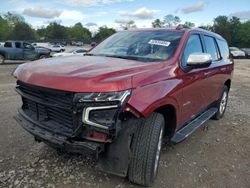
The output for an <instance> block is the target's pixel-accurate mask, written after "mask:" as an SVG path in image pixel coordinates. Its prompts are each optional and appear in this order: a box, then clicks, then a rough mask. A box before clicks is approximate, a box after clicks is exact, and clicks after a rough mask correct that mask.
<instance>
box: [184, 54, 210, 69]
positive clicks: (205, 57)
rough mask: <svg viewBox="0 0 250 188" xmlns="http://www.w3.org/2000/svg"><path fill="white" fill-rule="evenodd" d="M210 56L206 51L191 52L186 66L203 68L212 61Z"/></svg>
mask: <svg viewBox="0 0 250 188" xmlns="http://www.w3.org/2000/svg"><path fill="white" fill-rule="evenodd" d="M212 61H213V59H212V56H211V55H210V54H208V53H192V54H190V55H189V56H188V60H187V66H188V67H190V68H205V67H209V66H210V65H211V63H212Z"/></svg>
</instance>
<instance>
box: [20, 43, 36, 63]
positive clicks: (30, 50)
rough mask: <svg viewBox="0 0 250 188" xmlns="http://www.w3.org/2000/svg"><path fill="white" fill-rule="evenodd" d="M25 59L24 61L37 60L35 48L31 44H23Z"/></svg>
mask: <svg viewBox="0 0 250 188" xmlns="http://www.w3.org/2000/svg"><path fill="white" fill-rule="evenodd" d="M23 57H24V60H35V59H36V58H37V53H36V51H35V48H34V47H33V46H32V45H31V44H30V43H27V42H24V43H23Z"/></svg>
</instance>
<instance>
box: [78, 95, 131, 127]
mask: <svg viewBox="0 0 250 188" xmlns="http://www.w3.org/2000/svg"><path fill="white" fill-rule="evenodd" d="M130 95H131V90H125V91H119V92H109V93H78V94H76V95H75V100H76V102H78V103H86V102H88V103H91V105H90V106H89V105H86V106H85V107H84V109H83V114H82V122H83V123H84V124H87V125H90V126H94V127H98V128H101V129H109V128H111V126H112V125H113V124H114V122H115V121H116V120H115V118H116V116H117V114H118V111H119V107H120V106H121V105H123V104H124V103H125V102H126V101H127V100H128V99H129V97H130ZM95 102H98V103H99V104H98V105H95ZM102 102H103V103H102ZM108 102H113V103H108ZM114 102H116V103H114Z"/></svg>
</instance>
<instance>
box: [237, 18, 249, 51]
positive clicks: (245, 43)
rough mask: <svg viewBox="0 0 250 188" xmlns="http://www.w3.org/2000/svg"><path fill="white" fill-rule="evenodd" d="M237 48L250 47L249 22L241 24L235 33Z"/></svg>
mask: <svg viewBox="0 0 250 188" xmlns="http://www.w3.org/2000/svg"><path fill="white" fill-rule="evenodd" d="M237 36H238V40H239V41H238V44H239V45H238V46H239V47H242V48H249V47H250V20H249V21H247V22H244V23H242V24H241V25H240V26H239V29H238V31H237Z"/></svg>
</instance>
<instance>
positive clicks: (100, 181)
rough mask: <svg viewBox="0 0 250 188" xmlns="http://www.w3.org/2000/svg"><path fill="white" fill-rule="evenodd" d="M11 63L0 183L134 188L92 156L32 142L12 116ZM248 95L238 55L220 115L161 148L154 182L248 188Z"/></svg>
mask: <svg viewBox="0 0 250 188" xmlns="http://www.w3.org/2000/svg"><path fill="white" fill-rule="evenodd" d="M15 67H16V65H14V64H7V65H0V106H1V108H0V114H1V115H0V133H1V135H0V147H1V150H0V187H22V188H23V187H36V188H37V187H47V188H53V187H59V188H61V187H66V188H67V187H69V188H71V187H97V188H98V187H104V188H105V187H107V188H111V187H115V188H122V187H136V186H135V185H133V184H131V183H129V182H128V180H127V179H124V178H119V177H116V176H113V175H109V174H106V173H103V172H98V171H96V170H95V168H94V166H95V164H94V162H93V161H91V160H90V159H87V158H84V157H82V156H80V155H72V154H65V153H58V152H57V151H55V150H53V149H51V148H49V147H48V146H46V145H45V144H43V143H37V142H35V141H34V138H33V137H32V136H31V135H30V134H29V133H27V132H26V131H24V130H23V129H22V128H21V126H20V125H18V124H17V123H16V122H15V120H14V119H13V115H14V114H15V111H16V108H17V107H18V106H19V105H20V97H19V96H18V95H17V94H16V93H15V91H14V86H15V79H14V78H13V77H12V76H11V73H12V71H13V70H14V69H15ZM249 94H250V60H237V61H236V62H235V72H234V80H233V84H232V90H231V93H230V99H229V104H228V109H227V112H226V114H225V117H224V119H222V120H220V121H214V120H210V121H208V122H207V123H206V124H205V125H204V126H203V128H200V129H199V130H198V131H196V132H195V133H194V134H193V135H192V136H191V137H189V138H188V139H187V140H185V141H184V142H182V143H180V144H178V145H175V146H173V147H165V148H164V149H163V152H162V155H161V161H160V169H159V174H158V178H157V180H156V182H155V184H154V186H153V187H171V188H172V187H199V188H200V187H216V188H217V187H220V188H223V187H227V188H238V187H246V188H247V187H250V144H249V143H250V123H249V122H250V95H249Z"/></svg>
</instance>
